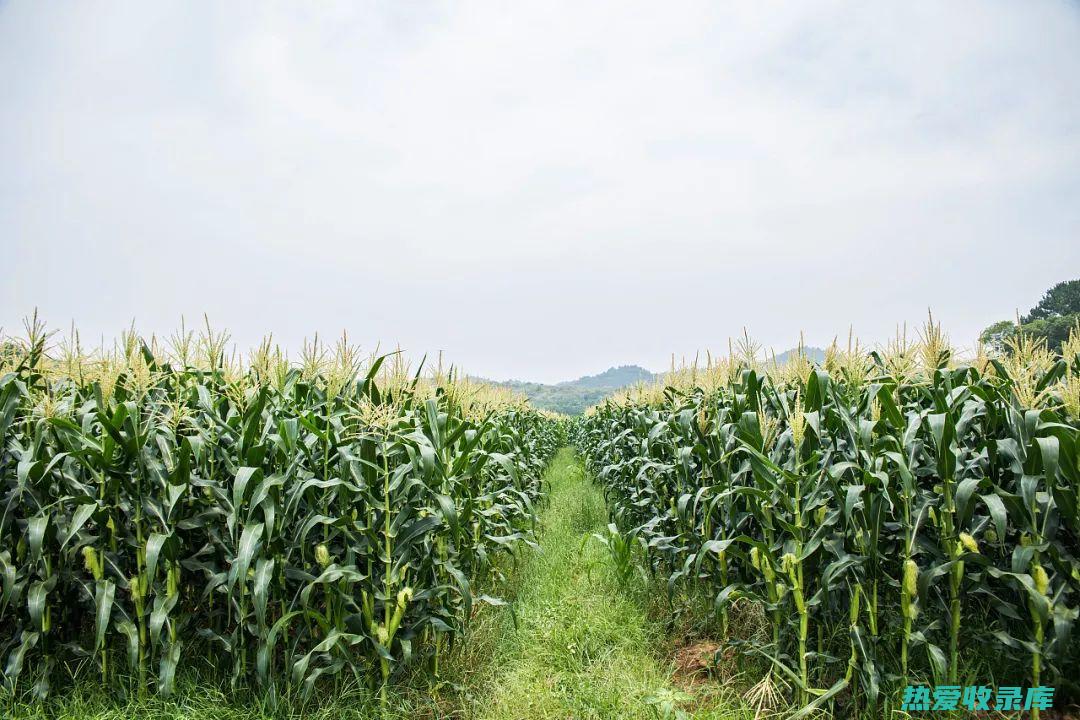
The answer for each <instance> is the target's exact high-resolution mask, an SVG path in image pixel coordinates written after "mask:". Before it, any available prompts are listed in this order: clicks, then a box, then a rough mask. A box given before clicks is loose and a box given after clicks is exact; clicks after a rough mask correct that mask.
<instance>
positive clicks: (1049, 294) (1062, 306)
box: [1022, 280, 1080, 324]
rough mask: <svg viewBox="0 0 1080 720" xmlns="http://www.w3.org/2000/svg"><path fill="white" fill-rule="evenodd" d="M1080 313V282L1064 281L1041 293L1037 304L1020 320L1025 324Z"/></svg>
mask: <svg viewBox="0 0 1080 720" xmlns="http://www.w3.org/2000/svg"><path fill="white" fill-rule="evenodd" d="M1077 313H1080V280H1065V281H1063V282H1059V283H1058V284H1057V285H1055V286H1054V287H1052V288H1050V289H1049V290H1047V291H1046V292H1045V293H1043V296H1042V300H1040V301H1039V304H1038V305H1036V306H1035V307H1033V308H1031V311H1030V312H1028V314H1027V315H1025V316H1024V317H1023V318H1022V322H1023V323H1025V324H1027V323H1029V322H1033V321H1035V320H1048V319H1050V318H1059V317H1063V316H1065V315H1075V314H1077Z"/></svg>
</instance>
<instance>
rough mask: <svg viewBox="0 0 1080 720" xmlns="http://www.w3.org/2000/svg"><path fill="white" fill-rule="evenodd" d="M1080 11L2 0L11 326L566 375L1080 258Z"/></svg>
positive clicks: (955, 296)
mask: <svg viewBox="0 0 1080 720" xmlns="http://www.w3.org/2000/svg"><path fill="white" fill-rule="evenodd" d="M1078 55H1080V12H1078V11H1077V8H1076V6H1075V5H1074V4H1071V3H1068V2H1063V1H1051V0H1039V1H1032V2H1027V3H1006V2H956V3H937V2H925V3H918V2H917V3H904V4H896V3H876V2H871V3H865V2H854V1H852V0H826V1H822V2H812V3H806V2H799V3H771V2H763V3H713V2H707V3H706V2H702V3H680V4H677V5H670V4H667V5H665V4H656V3H622V2H618V3H617V2H610V3H585V4H583V3H568V2H566V3H564V2H544V3H514V4H510V5H497V4H492V3H464V4H462V3H421V4H400V3H369V4H364V5H355V4H353V3H319V4H317V5H310V4H303V3H296V4H284V3H280V4H276V3H271V4H265V3H253V4H250V5H247V6H244V5H242V4H239V3H230V4H213V3H205V4H199V3H187V2H184V3H180V2H177V3H153V4H151V3H142V4H137V5H131V4H129V3H93V2H87V3H80V4H74V5H72V4H64V5H49V4H42V3H30V2H24V3H8V4H6V5H3V6H0V77H4V78H5V80H4V84H3V85H0V238H2V240H0V242H2V243H3V248H2V249H3V250H4V256H5V258H9V259H10V260H11V262H9V268H17V270H9V272H8V274H7V279H6V281H5V282H4V283H3V284H2V285H0V301H2V303H3V310H2V311H0V313H2V314H0V324H3V325H4V326H7V327H9V328H11V327H12V326H14V325H17V323H18V318H19V317H20V316H21V315H22V314H24V313H26V312H27V311H29V310H30V309H31V308H32V307H34V306H39V307H40V308H41V309H42V312H43V313H44V314H45V316H46V317H48V318H49V319H50V320H52V321H53V322H55V323H57V324H65V323H67V322H68V321H69V320H70V319H72V318H74V319H75V320H76V321H77V322H78V324H79V326H80V327H82V328H84V330H85V331H86V332H87V333H89V334H91V335H98V334H107V335H112V334H114V333H115V332H116V331H117V330H118V329H119V328H120V327H122V326H123V325H124V324H126V322H127V321H128V319H130V318H131V317H132V316H135V317H136V318H137V321H138V324H139V326H140V327H142V328H143V329H145V330H147V331H155V330H156V331H161V330H165V329H169V328H171V327H172V326H173V325H174V324H175V323H176V319H177V318H178V317H179V315H180V314H181V313H184V314H186V315H188V317H191V316H193V315H198V314H200V313H202V312H203V311H206V312H209V313H210V314H211V316H212V317H214V318H216V319H218V320H219V321H220V322H221V323H223V324H227V325H229V326H230V327H231V328H232V330H233V332H234V335H235V336H236V338H237V340H238V342H240V343H241V345H242V346H243V345H247V344H251V343H254V342H255V340H256V339H257V338H258V337H259V336H260V335H261V334H262V333H263V332H265V331H274V332H275V335H276V336H277V337H279V338H280V339H282V340H283V341H284V342H286V343H289V344H292V345H294V346H295V345H298V344H299V342H300V339H301V338H302V337H303V336H304V335H305V334H310V333H312V332H314V331H316V330H319V331H320V332H322V333H324V334H325V333H335V332H337V331H338V330H340V329H341V328H343V327H344V328H348V329H349V331H350V335H351V336H353V337H355V338H358V339H360V340H362V341H363V342H364V343H365V344H366V345H369V346H370V345H372V344H373V343H374V342H375V341H376V340H380V339H381V340H383V341H384V342H395V341H400V342H401V343H402V344H403V345H405V346H406V347H407V348H409V349H411V350H415V351H417V352H421V351H424V350H435V349H444V350H445V351H446V352H447V353H448V355H449V357H450V358H451V359H454V360H456V361H457V362H459V363H461V364H463V365H464V366H465V367H466V368H468V369H469V370H470V371H473V372H477V373H482V374H487V375H491V376H496V377H501V376H519V377H529V378H537V379H549V380H552V379H562V378H565V377H569V376H574V375H578V374H582V373H584V372H593V371H597V370H600V369H603V368H604V367H606V366H608V365H610V364H618V363H624V362H639V363H642V364H646V365H649V366H652V367H662V366H664V365H665V364H666V362H667V358H668V356H669V353H670V352H672V351H674V352H676V353H679V354H682V353H685V354H692V353H693V351H694V350H695V349H697V348H704V347H724V346H725V345H726V338H727V337H728V336H729V335H732V334H736V333H738V332H740V331H741V328H742V327H743V326H744V325H745V326H748V327H750V328H751V330H752V331H753V332H754V333H755V334H756V335H757V336H758V337H759V338H760V339H761V340H763V341H764V342H766V343H768V344H770V345H776V346H777V348H778V349H782V348H784V347H787V346H788V345H790V344H791V342H792V341H793V340H794V339H795V338H796V337H797V336H798V332H799V330H800V329H803V330H805V331H806V332H807V338H808V340H809V341H810V342H816V343H825V342H827V341H828V340H830V339H831V338H832V336H833V335H834V334H837V333H845V332H846V329H847V327H848V325H849V324H852V325H854V326H855V329H856V330H857V331H858V332H859V333H860V334H861V335H862V336H863V337H864V338H866V339H868V340H869V341H871V342H873V341H877V340H881V339H884V338H885V337H886V336H888V335H889V334H890V333H891V332H892V330H893V328H894V326H895V324H896V323H898V322H903V321H909V322H918V321H919V320H921V318H922V316H923V314H924V312H925V309H926V307H927V306H933V307H934V308H935V311H936V314H937V315H939V316H940V317H941V318H942V319H943V320H944V321H945V322H946V325H947V327H948V328H949V329H950V330H951V331H952V333H953V335H954V337H955V339H957V340H958V341H963V342H969V341H971V340H973V339H974V337H975V336H976V335H977V333H978V331H979V329H980V328H981V327H982V326H984V325H986V324H988V323H989V322H991V321H993V320H996V319H998V318H1000V317H1007V316H1010V315H1011V313H1012V310H1013V309H1014V308H1016V307H1020V308H1021V309H1024V308H1027V307H1029V306H1030V305H1032V304H1033V303H1034V302H1035V301H1036V299H1037V298H1038V295H1039V294H1040V293H1041V291H1042V289H1044V288H1045V287H1046V286H1048V285H1049V284H1051V283H1052V282H1054V281H1057V280H1060V279H1064V278H1066V277H1072V276H1074V275H1076V271H1077V268H1080V262H1078V261H1080V250H1078V248H1080V243H1078V242H1077V240H1076V238H1077V230H1078V229H1080V205H1078V204H1077V203H1076V202H1075V197H1076V194H1077V190H1080V77H1078V76H1077V74H1076V73H1075V72H1073V68H1075V67H1076V66H1077V60H1078V59H1080V58H1078Z"/></svg>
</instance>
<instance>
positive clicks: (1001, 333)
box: [979, 320, 1016, 355]
mask: <svg viewBox="0 0 1080 720" xmlns="http://www.w3.org/2000/svg"><path fill="white" fill-rule="evenodd" d="M1015 334H1016V323H1015V322H1013V321H1012V320H1002V321H1000V322H996V323H994V324H993V325H991V326H990V327H988V328H986V329H985V330H983V331H982V335H979V342H981V343H982V344H983V346H984V347H985V348H986V350H987V352H989V353H991V354H992V355H1001V354H1003V353H1004V352H1005V343H1006V342H1008V340H1009V338H1011V337H1012V336H1013V335H1015Z"/></svg>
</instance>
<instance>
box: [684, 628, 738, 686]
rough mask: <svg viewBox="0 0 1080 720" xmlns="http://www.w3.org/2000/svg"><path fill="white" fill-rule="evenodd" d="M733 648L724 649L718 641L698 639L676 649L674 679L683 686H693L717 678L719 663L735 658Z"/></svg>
mask: <svg viewBox="0 0 1080 720" xmlns="http://www.w3.org/2000/svg"><path fill="white" fill-rule="evenodd" d="M733 657H734V651H733V650H732V649H731V648H727V649H726V650H724V649H723V646H722V645H721V644H720V643H718V642H713V641H711V640H698V641H695V642H692V643H690V644H688V645H683V646H682V647H679V648H676V649H675V654H674V657H673V658H672V663H673V664H674V666H675V674H674V676H673V678H672V679H673V680H674V681H675V683H676V684H677V685H678V686H680V687H683V688H688V687H693V686H695V685H700V684H701V683H704V682H707V681H709V680H715V679H716V678H717V672H716V670H717V663H719V665H720V667H721V668H722V667H724V666H725V665H727V661H729V660H731V659H733Z"/></svg>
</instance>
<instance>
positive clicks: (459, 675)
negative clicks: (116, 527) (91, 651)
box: [0, 449, 746, 720]
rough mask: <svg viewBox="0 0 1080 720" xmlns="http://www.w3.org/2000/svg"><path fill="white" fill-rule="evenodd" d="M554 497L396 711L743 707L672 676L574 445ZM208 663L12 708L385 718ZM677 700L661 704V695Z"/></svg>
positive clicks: (455, 714)
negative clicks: (497, 581) (149, 684)
mask: <svg viewBox="0 0 1080 720" xmlns="http://www.w3.org/2000/svg"><path fill="white" fill-rule="evenodd" d="M547 481H548V482H549V483H550V489H551V493H550V499H549V501H548V506H547V507H546V508H545V510H544V511H543V513H542V516H541V520H542V532H541V535H540V547H539V549H538V550H535V551H528V552H526V553H524V555H523V557H522V559H521V560H520V565H519V567H518V568H517V569H516V571H514V572H512V573H511V581H510V583H509V584H508V586H507V587H503V588H500V589H499V591H500V593H501V594H502V595H503V596H504V597H507V598H512V599H513V603H512V608H513V609H512V610H511V609H510V607H503V608H487V609H485V610H484V611H482V612H480V613H479V614H478V616H477V617H476V619H475V621H474V623H473V625H472V627H471V628H470V630H469V632H468V633H467V635H466V636H465V638H464V642H463V643H461V644H459V645H458V647H457V648H456V649H455V650H454V652H453V653H451V654H450V656H449V657H447V658H446V661H445V663H444V664H443V675H442V677H441V678H440V681H439V684H438V685H437V686H435V687H431V686H429V679H428V678H427V677H426V676H424V675H423V673H422V670H421V671H418V672H417V673H416V674H415V675H413V676H411V677H409V678H407V679H406V680H405V681H403V682H402V683H401V684H399V685H398V686H397V687H396V688H395V689H394V692H392V693H391V695H390V703H389V708H388V713H387V715H386V716H384V717H392V718H433V719H434V718H469V719H475V720H540V719H541V718H559V719H560V720H565V719H567V718H573V719H574V720H589V719H593V718H595V719H600V718H605V719H606V718H612V719H619V720H622V719H624V718H625V719H627V720H633V719H634V718H649V719H652V720H656V719H658V718H683V717H693V718H701V719H717V720H718V719H721V718H724V719H726V718H743V717H746V713H745V711H744V710H742V709H740V708H739V706H738V705H736V704H735V702H734V701H727V700H725V699H724V697H723V696H722V695H721V694H719V690H718V688H717V687H716V686H715V685H713V686H712V689H711V690H709V691H708V692H707V693H706V692H699V693H698V694H697V695H696V696H691V695H686V694H683V693H681V692H680V691H678V690H676V688H675V686H674V685H673V684H672V679H671V670H670V667H669V665H670V663H668V662H667V661H665V660H664V654H665V652H664V650H665V648H666V647H669V645H670V641H669V639H668V638H667V637H665V635H664V632H663V630H662V629H661V628H660V627H659V626H658V625H656V624H655V623H653V622H651V621H650V620H649V619H648V617H647V612H646V605H645V601H644V598H645V595H644V594H643V593H633V592H626V591H624V590H623V589H621V588H620V586H619V584H618V580H617V577H616V574H615V569H614V566H613V562H612V560H611V557H610V555H609V554H608V553H607V551H606V550H605V549H604V548H603V547H602V546H601V545H600V544H599V543H597V542H595V541H592V540H588V538H589V537H590V535H591V534H592V533H594V532H598V531H600V530H601V529H602V528H603V527H604V526H605V524H606V523H607V513H606V509H605V506H604V499H603V496H602V494H601V492H600V490H599V489H598V488H597V486H596V485H595V484H594V483H593V482H592V481H591V480H590V479H589V478H588V477H587V476H586V474H585V471H584V469H583V467H582V465H581V463H580V462H579V461H578V459H577V457H576V456H575V455H574V453H573V451H572V450H569V449H564V450H561V451H560V452H559V453H558V455H557V456H556V457H555V459H554V460H553V461H552V463H551V466H550V467H549V469H548V471H547ZM208 677H209V676H207V677H204V678H202V679H200V678H197V677H191V676H187V677H184V678H181V679H180V681H179V683H178V688H177V694H176V696H175V697H174V698H173V699H158V698H156V697H154V696H150V697H148V698H142V699H138V698H136V699H131V700H129V701H117V700H116V699H115V698H114V697H112V696H111V695H110V694H109V693H108V692H106V691H103V690H101V689H99V688H96V687H95V686H94V685H93V684H89V685H80V686H79V687H78V688H77V689H76V690H74V691H70V692H67V693H63V694H61V695H59V696H58V697H56V698H54V699H51V700H49V701H48V702H47V703H44V704H23V705H17V706H8V707H6V708H0V711H7V713H8V716H10V717H12V718H13V720H38V719H39V718H41V719H44V718H62V719H65V720H66V719H68V718H70V719H71V720H90V719H93V720H113V719H114V718H115V719H116V720H121V719H123V720H127V719H135V718H162V719H165V720H181V719H182V720H210V719H211V718H213V719H214V720H256V719H262V718H275V719H277V718H281V719H286V718H289V719H291V718H299V717H304V718H327V719H329V718H335V719H336V718H346V719H353V718H355V719H356V720H369V719H370V720H374V719H375V718H379V717H380V714H379V710H378V703H377V699H376V698H374V697H372V696H371V694H370V693H369V692H368V691H367V690H365V689H349V688H338V689H337V690H335V691H332V692H325V693H323V695H322V698H321V699H316V700H315V701H313V702H312V703H309V704H307V705H302V704H300V703H299V701H290V700H287V699H286V700H283V701H282V702H280V703H279V705H278V707H277V708H276V709H271V708H264V707H260V705H259V702H258V700H257V699H256V698H255V697H246V696H243V695H240V696H237V695H232V696H228V695H226V694H225V693H222V692H220V691H218V690H216V689H214V687H213V685H212V684H211V683H210V682H209V680H208ZM665 701H668V702H672V701H673V702H674V704H675V706H676V707H677V708H678V709H679V713H678V714H676V712H675V711H674V710H671V711H665V710H664V708H663V703H664V702H665Z"/></svg>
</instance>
